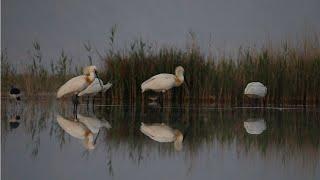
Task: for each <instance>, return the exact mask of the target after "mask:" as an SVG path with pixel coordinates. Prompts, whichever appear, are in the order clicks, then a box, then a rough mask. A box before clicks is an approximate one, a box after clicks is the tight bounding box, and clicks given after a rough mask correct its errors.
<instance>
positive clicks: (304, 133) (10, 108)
mask: <svg viewBox="0 0 320 180" xmlns="http://www.w3.org/2000/svg"><path fill="white" fill-rule="evenodd" d="M71 107H72V105H71V104H69V103H58V102H56V101H55V100H50V99H42V100H38V101H28V102H26V101H24V102H22V103H21V104H19V105H16V104H15V103H13V102H10V101H8V100H6V99H2V111H1V117H2V119H1V130H2V137H1V138H2V144H1V148H2V154H1V163H2V164H1V167H2V179H10V180H15V179H19V180H20V179H32V180H37V179H39V180H40V179H41V180H42V179H48V180H50V179H52V180H55V179H60V180H63V179H66V180H69V179H90V178H91V179H177V180H178V179H237V180H239V179H240V180H241V179H245V180H248V179H279V180H280V179H281V180H283V179H290V180H292V179H320V165H319V163H320V149H319V148H320V144H319V143H320V136H319V135H320V112H319V110H318V109H301V108H293V109H291V108H288V109H280V110H279V109H277V108H268V109H250V108H228V109H221V108H220V109H215V108H210V107H196V106H192V107H182V108H181V107H166V108H163V109H161V108H158V106H157V105H156V104H150V106H146V107H144V108H143V109H141V108H138V107H132V106H117V105H113V106H96V107H95V109H94V111H93V109H92V107H89V108H87V107H86V105H81V108H80V114H81V115H83V116H90V117H93V118H96V119H97V120H101V121H102V122H106V121H108V123H109V124H110V125H111V126H112V128H110V129H107V128H101V130H100V132H99V134H94V137H96V136H97V142H96V144H95V148H94V149H93V150H89V149H87V146H85V145H84V143H83V140H81V139H78V138H75V137H73V136H71V135H70V134H68V132H66V131H65V130H64V129H63V128H62V127H61V126H60V125H59V123H58V121H57V117H60V116H61V117H62V118H63V119H65V120H66V122H69V121H70V122H74V121H73V117H72V109H71ZM17 115H19V116H20V120H18V121H19V125H18V126H17V127H16V128H14V127H13V126H12V127H10V123H9V121H10V120H12V118H16V117H17ZM78 119H79V117H78ZM141 122H145V123H147V124H151V123H165V124H166V125H168V126H170V127H172V128H173V129H178V130H179V131H181V133H182V134H183V135H184V140H183V142H182V149H181V150H178V149H176V148H175V146H174V143H170V142H169V143H160V142H156V141H154V140H152V139H150V138H149V137H147V136H145V135H144V134H143V133H141V132H140V130H139V129H140V125H141ZM77 123H80V122H77Z"/></svg>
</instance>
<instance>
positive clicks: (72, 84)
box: [57, 66, 102, 116]
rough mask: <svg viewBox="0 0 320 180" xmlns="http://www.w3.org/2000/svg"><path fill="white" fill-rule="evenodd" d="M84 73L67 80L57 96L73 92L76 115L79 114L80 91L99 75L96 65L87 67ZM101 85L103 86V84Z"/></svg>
mask: <svg viewBox="0 0 320 180" xmlns="http://www.w3.org/2000/svg"><path fill="white" fill-rule="evenodd" d="M83 73H84V75H80V76H77V77H74V78H72V79H70V80H69V81H67V82H66V83H65V84H64V85H62V86H61V87H60V88H59V90H58V92H57V98H61V97H63V96H65V95H68V94H73V96H72V102H73V108H74V114H75V116H76V115H77V108H78V104H79V100H78V98H79V97H78V93H80V92H81V91H83V90H84V89H86V88H87V87H88V86H89V85H90V84H91V83H92V82H93V81H94V80H95V78H96V77H98V76H97V68H96V66H87V67H85V68H84V70H83ZM99 82H100V81H99ZM100 85H101V88H102V84H100Z"/></svg>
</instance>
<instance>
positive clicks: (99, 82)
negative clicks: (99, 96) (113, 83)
mask: <svg viewBox="0 0 320 180" xmlns="http://www.w3.org/2000/svg"><path fill="white" fill-rule="evenodd" d="M95 74H96V77H97V78H98V80H99V84H100V86H101V89H102V88H103V86H102V83H101V81H100V78H99V76H98V73H97V71H96V72H95Z"/></svg>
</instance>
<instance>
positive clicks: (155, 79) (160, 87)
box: [141, 66, 184, 93]
mask: <svg viewBox="0 0 320 180" xmlns="http://www.w3.org/2000/svg"><path fill="white" fill-rule="evenodd" d="M183 73H184V69H183V67H182V66H178V67H176V69H175V74H165V73H162V74H158V75H155V76H152V77H151V78H150V79H148V80H146V81H144V82H143V83H142V84H141V90H142V93H143V92H145V91H147V90H152V91H155V92H163V93H164V92H166V91H167V90H169V89H171V88H173V87H178V86H180V85H181V84H182V83H183V82H184V76H183Z"/></svg>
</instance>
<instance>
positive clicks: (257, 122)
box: [243, 118, 267, 134]
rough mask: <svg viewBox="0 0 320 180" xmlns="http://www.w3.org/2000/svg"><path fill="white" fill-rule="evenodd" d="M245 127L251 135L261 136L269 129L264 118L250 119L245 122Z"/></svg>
mask: <svg viewBox="0 0 320 180" xmlns="http://www.w3.org/2000/svg"><path fill="white" fill-rule="evenodd" d="M243 126H244V128H245V129H246V131H247V133H249V134H261V133H262V132H263V131H264V130H266V129H267V126H266V122H265V120H264V119H262V118H256V119H248V120H246V121H244V122H243Z"/></svg>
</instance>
